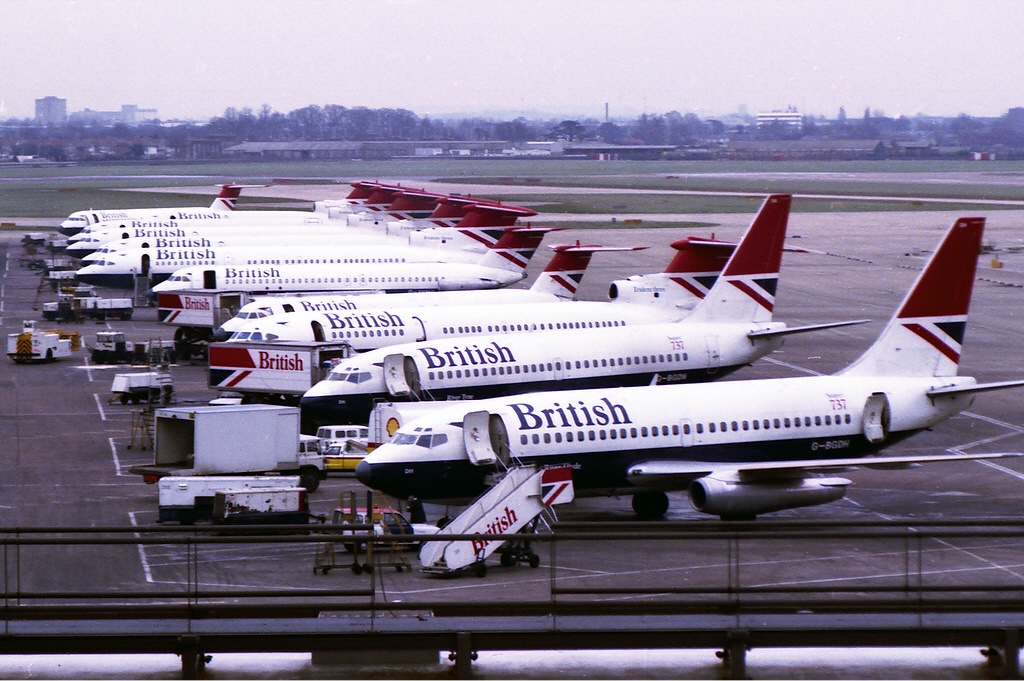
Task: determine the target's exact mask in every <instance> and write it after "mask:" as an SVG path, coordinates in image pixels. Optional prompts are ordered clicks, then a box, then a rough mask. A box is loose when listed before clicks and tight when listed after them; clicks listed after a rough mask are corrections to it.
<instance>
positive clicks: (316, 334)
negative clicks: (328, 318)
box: [309, 320, 327, 343]
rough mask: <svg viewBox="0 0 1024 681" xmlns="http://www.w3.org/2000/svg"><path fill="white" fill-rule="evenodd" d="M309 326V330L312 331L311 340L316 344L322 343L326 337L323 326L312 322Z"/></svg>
mask: <svg viewBox="0 0 1024 681" xmlns="http://www.w3.org/2000/svg"><path fill="white" fill-rule="evenodd" d="M309 326H310V328H312V329H313V340H315V341H316V342H318V343H323V342H324V341H326V340H327V337H326V336H325V334H324V326H323V324H321V323H320V322H318V321H316V320H314V321H312V322H310V323H309Z"/></svg>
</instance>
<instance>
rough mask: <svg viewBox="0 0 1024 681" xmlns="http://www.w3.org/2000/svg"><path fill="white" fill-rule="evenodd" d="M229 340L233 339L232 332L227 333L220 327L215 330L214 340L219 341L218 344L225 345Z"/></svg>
mask: <svg viewBox="0 0 1024 681" xmlns="http://www.w3.org/2000/svg"><path fill="white" fill-rule="evenodd" d="M228 338H231V332H230V331H225V330H224V327H223V326H218V327H217V328H216V329H214V330H213V340H215V341H217V342H218V343H223V342H224V341H226V340H227V339H228Z"/></svg>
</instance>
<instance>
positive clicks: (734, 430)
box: [732, 421, 740, 433]
mask: <svg viewBox="0 0 1024 681" xmlns="http://www.w3.org/2000/svg"><path fill="white" fill-rule="evenodd" d="M739 429H740V424H738V423H736V422H735V421H733V422H732V431H733V432H734V433H735V432H736V431H737V430H739Z"/></svg>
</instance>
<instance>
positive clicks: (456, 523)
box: [420, 464, 573, 577]
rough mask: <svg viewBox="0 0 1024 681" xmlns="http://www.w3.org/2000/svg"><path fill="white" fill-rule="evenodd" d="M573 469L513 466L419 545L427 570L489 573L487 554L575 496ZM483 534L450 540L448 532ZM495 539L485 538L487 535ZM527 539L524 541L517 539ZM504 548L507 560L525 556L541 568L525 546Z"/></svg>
mask: <svg viewBox="0 0 1024 681" xmlns="http://www.w3.org/2000/svg"><path fill="white" fill-rule="evenodd" d="M572 499H573V490H572V469H571V468H569V467H568V466H565V467H559V468H547V469H538V468H537V466H535V465H532V464H531V465H512V466H510V467H509V468H508V469H507V471H506V473H505V475H504V476H503V477H502V478H501V479H500V480H498V481H497V482H496V483H495V484H494V485H493V486H492V487H491V488H490V489H489V490H487V491H486V492H485V493H484V494H482V495H481V496H480V497H479V498H478V499H477V500H476V501H474V502H473V503H472V504H470V505H469V506H467V507H466V509H465V510H464V511H463V512H462V513H460V514H459V515H458V516H457V517H456V518H454V519H453V520H452V521H451V522H450V523H448V524H447V525H445V526H444V527H443V528H442V529H441V530H439V531H438V533H437V534H436V535H433V536H432V537H431V539H430V540H429V541H427V542H425V543H424V545H423V548H422V549H421V550H420V564H421V565H422V566H423V567H422V571H423V572H427V573H432V574H440V575H448V574H451V573H453V572H456V571H459V570H463V569H466V568H472V569H473V571H474V572H475V573H476V574H477V576H480V577H482V576H484V575H485V574H486V573H487V567H486V563H485V562H484V561H485V560H486V558H487V557H488V556H490V555H491V554H492V553H494V552H495V551H497V550H498V549H501V548H502V547H504V546H505V544H506V543H507V542H509V541H511V540H512V539H513V538H514V537H515V535H516V534H518V533H520V532H521V531H523V530H524V529H526V528H528V527H529V528H530V529H531V530H532V529H535V528H536V526H537V521H539V520H540V519H541V516H542V514H544V512H545V511H549V512H550V507H551V505H553V504H564V503H568V502H570V501H572ZM466 534H479V535H481V536H480V538H479V539H448V540H446V539H445V537H446V536H452V535H466ZM488 535H490V536H494V537H495V538H494V539H485V538H484V537H486V536H488ZM518 543H520V544H522V543H523V542H522V541H520V542H518ZM507 550H508V553H502V560H501V563H502V565H506V566H507V565H512V564H514V563H515V562H517V561H518V560H520V559H523V558H524V557H525V559H526V560H527V561H528V562H529V563H530V565H531V567H537V565H538V564H539V558H537V556H536V554H534V553H532V552H530V551H529V545H528V543H526V553H525V556H524V554H523V549H522V548H521V547H519V548H517V547H515V546H513V547H509V548H508V549H507Z"/></svg>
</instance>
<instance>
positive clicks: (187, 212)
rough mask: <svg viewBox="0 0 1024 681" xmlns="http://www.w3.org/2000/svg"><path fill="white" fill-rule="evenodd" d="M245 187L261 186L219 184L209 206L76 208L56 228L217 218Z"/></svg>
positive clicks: (228, 209) (72, 231)
mask: <svg viewBox="0 0 1024 681" xmlns="http://www.w3.org/2000/svg"><path fill="white" fill-rule="evenodd" d="M247 186H263V185H242V184H222V185H220V193H219V194H217V197H216V198H215V199H214V200H213V203H211V204H210V207H209V208H205V207H202V206H194V207H183V208H123V209H121V210H78V211H75V212H74V213H72V214H71V215H69V216H68V217H67V218H65V219H64V221H63V222H61V223H60V226H59V227H58V228H57V231H59V232H60V233H61V234H63V235H65V236H72V235H75V234H78V233H79V232H81V231H82V230H84V229H87V228H88V227H89V226H90V225H94V224H96V223H98V222H106V221H109V220H131V219H185V218H186V216H187V218H188V219H194V220H220V219H224V218H225V217H226V215H227V214H229V213H231V212H232V211H234V210H235V202H236V199H237V198H238V197H239V195H240V194H241V193H242V189H245V188H246V187H247Z"/></svg>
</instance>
